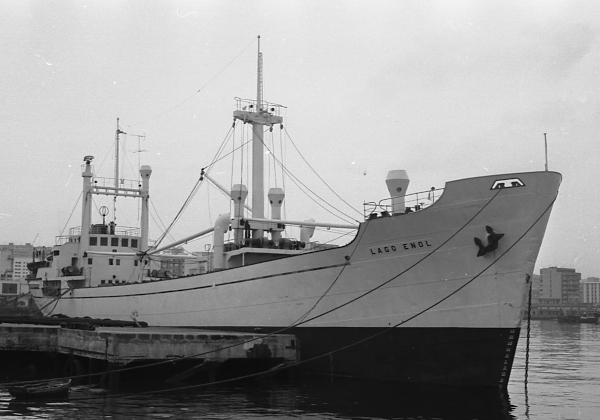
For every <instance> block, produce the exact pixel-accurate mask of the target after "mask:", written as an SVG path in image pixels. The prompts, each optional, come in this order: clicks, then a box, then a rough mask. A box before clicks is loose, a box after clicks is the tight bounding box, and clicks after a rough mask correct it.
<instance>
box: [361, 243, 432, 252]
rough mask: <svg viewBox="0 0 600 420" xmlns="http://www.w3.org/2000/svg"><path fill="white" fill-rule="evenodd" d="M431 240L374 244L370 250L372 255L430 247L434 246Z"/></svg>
mask: <svg viewBox="0 0 600 420" xmlns="http://www.w3.org/2000/svg"><path fill="white" fill-rule="evenodd" d="M431 242H432V241H431V239H422V240H420V241H411V242H403V243H400V244H393V245H384V246H374V247H371V248H369V251H371V255H378V254H389V253H391V252H402V251H410V250H411V249H418V248H429V247H431V246H432V245H431Z"/></svg>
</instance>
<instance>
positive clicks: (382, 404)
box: [0, 320, 600, 420]
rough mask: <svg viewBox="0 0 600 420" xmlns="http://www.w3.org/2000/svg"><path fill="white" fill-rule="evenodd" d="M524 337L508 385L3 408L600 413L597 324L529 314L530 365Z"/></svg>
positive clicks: (220, 391)
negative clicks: (503, 388) (543, 318)
mask: <svg viewBox="0 0 600 420" xmlns="http://www.w3.org/2000/svg"><path fill="white" fill-rule="evenodd" d="M526 337H527V328H526V323H525V324H524V326H523V329H522V331H521V338H520V341H519V346H518V349H517V355H516V359H515V363H514V367H513V372H512V376H511V381H510V384H509V387H508V392H507V393H501V392H499V391H498V390H494V389H491V390H489V389H488V390H482V389H460V388H450V387H415V386H411V387H406V386H400V385H397V384H389V383H379V382H366V381H357V380H347V379H339V378H331V377H320V378H305V377H298V378H296V379H295V380H293V381H292V380H290V379H277V378H275V379H269V380H264V381H258V380H247V381H244V382H234V383H229V384H224V385H219V386H204V387H198V388H191V389H184V390H177V391H173V390H172V391H168V392H159V393H155V392H153V391H154V390H152V389H150V388H148V384H144V387H142V386H140V387H139V388H138V389H136V388H134V389H131V388H129V389H127V390H125V391H127V392H128V393H130V395H119V396H110V395H106V394H102V393H100V392H99V390H96V389H91V388H89V387H86V386H76V387H74V388H73V389H72V390H71V394H70V397H69V399H67V400H62V401H55V402H18V401H15V400H13V399H12V398H11V397H10V395H9V394H8V393H7V392H5V391H2V393H1V394H0V418H22V419H39V418H47V419H109V418H110V419H146V418H148V419H248V418H251V419H298V418H310V419H328V420H331V419H347V418H368V419H443V420H449V419H457V420H458V419H461V420H462V419H532V420H533V419H535V420H542V419H544V420H546V419H565V420H566V419H597V418H600V325H592V324H559V323H557V321H554V320H548V321H532V323H531V329H530V340H529V369H528V370H527V372H526V369H525V364H526V358H527V352H526V348H527V340H526ZM137 391H140V392H137ZM141 391H144V392H146V393H142V392H141Z"/></svg>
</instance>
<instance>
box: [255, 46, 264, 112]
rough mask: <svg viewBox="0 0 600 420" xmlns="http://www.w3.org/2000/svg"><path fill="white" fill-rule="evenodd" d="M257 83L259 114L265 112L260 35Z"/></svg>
mask: <svg viewBox="0 0 600 420" xmlns="http://www.w3.org/2000/svg"><path fill="white" fill-rule="evenodd" d="M257 79H258V80H257V81H256V106H257V107H258V112H260V111H262V110H263V58H262V53H261V52H260V35H258V72H257Z"/></svg>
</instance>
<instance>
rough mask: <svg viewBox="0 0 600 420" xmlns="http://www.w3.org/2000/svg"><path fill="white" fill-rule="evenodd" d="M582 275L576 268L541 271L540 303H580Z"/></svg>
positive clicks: (556, 268) (549, 268)
mask: <svg viewBox="0 0 600 420" xmlns="http://www.w3.org/2000/svg"><path fill="white" fill-rule="evenodd" d="M580 282H581V273H577V272H576V271H575V269H574V268H559V267H548V268H542V269H541V270H540V287H539V290H540V297H539V300H540V302H543V301H545V302H551V301H552V302H555V303H569V304H573V303H579V302H580V301H581V294H580V290H579V289H580V287H579V286H580Z"/></svg>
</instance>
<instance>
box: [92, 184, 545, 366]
mask: <svg viewBox="0 0 600 420" xmlns="http://www.w3.org/2000/svg"><path fill="white" fill-rule="evenodd" d="M500 191H501V190H498V191H497V192H496V194H495V195H494V196H493V197H492V198H491V199H490V200H489V201H488V202H487V203H486V204H485V205H484V206H483V207H482V208H481V209H479V210H478V211H477V212H476V213H475V215H474V216H472V217H471V218H470V219H469V220H468V221H467V222H466V223H465V224H464V225H463V226H462V227H461V228H460V229H458V230H457V231H456V232H455V233H454V234H453V235H451V236H450V237H449V238H448V239H447V240H446V241H444V242H443V243H442V244H440V245H439V246H438V247H436V248H435V249H433V250H432V251H431V252H430V253H428V254H427V255H425V256H424V257H423V258H421V259H420V260H418V261H417V262H415V263H414V264H413V265H411V266H410V267H408V268H407V269H405V270H404V271H402V272H400V273H399V274H398V275H396V276H394V277H393V278H391V279H390V280H388V281H386V282H384V283H382V284H381V285H379V286H377V287H375V288H372V289H370V290H369V291H367V292H365V293H364V294H362V295H360V296H358V297H357V298H355V299H352V300H351V302H354V301H356V300H358V299H360V298H362V297H364V296H366V295H368V294H369V293H371V292H373V291H375V290H377V289H379V288H380V287H381V286H383V285H385V284H388V283H389V282H391V281H393V280H395V279H396V278H398V277H400V276H401V275H403V274H404V273H406V272H407V271H409V270H410V269H412V268H414V267H415V266H417V265H418V264H420V263H421V262H423V261H424V260H425V259H427V258H428V257H429V256H430V255H432V254H434V253H435V252H436V251H437V250H439V249H440V248H441V247H442V246H443V245H445V244H446V243H447V242H448V241H450V240H451V239H452V238H454V237H455V236H456V235H458V233H460V232H461V231H462V230H463V229H464V228H465V227H467V226H468V225H469V224H470V223H471V222H472V221H473V220H474V219H475V217H477V216H478V215H479V214H480V213H481V212H482V211H483V210H484V209H485V208H486V207H487V206H488V205H489V204H490V203H491V202H492V201H493V200H494V198H495V197H496V196H497V195H498V194H499V193H500ZM549 208H550V207H548V209H549ZM548 209H546V211H544V213H543V214H545V213H546V212H547V211H548ZM543 214H542V216H543ZM542 216H540V218H541V217H542ZM540 218H538V220H539V219H540ZM372 222H373V221H371V220H367V221H366V222H365V226H364V228H363V229H361V237H362V236H363V235H364V233H365V232H366V230H367V228H368V227H369V226H370V224H371V223H372ZM536 223H537V220H536V221H535V222H534V224H533V225H532V226H531V227H530V228H529V229H528V230H527V231H526V232H525V233H524V234H523V235H522V236H521V238H522V237H523V236H525V234H527V232H529V230H531V228H532V227H533V226H534V225H535V224H536ZM519 240H520V238H519ZM519 240H517V242H518V241H519ZM517 242H515V244H516V243H517ZM357 243H358V241H357ZM515 244H513V246H514V245H515ZM357 248H358V247H357V246H356V247H355V248H354V250H353V251H352V254H351V255H353V254H354V252H355V251H356V249H357ZM511 248H512V246H511V247H510V248H509V250H510V249H511ZM506 252H508V251H506ZM506 252H505V253H506ZM505 253H504V254H505ZM504 254H502V255H501V256H500V258H501V257H502V256H503V255H504ZM498 260H499V258H498V259H496V260H495V261H494V262H492V264H493V263H495V262H496V261H498ZM346 261H348V260H346ZM347 265H348V263H345V264H344V265H343V266H342V270H341V271H340V273H338V275H337V276H336V278H335V279H334V280H333V282H332V284H331V285H330V286H329V287H328V288H327V290H326V291H325V293H323V294H322V295H321V297H320V298H319V301H320V300H322V299H323V298H324V297H325V295H326V293H328V291H329V290H330V289H331V288H332V287H333V284H334V283H335V282H337V280H338V278H339V276H340V275H341V273H342V272H343V271H344V269H345V267H346V266H347ZM490 266H491V265H490ZM488 268H489V267H488ZM486 269H487V268H486ZM484 271H485V270H484ZM475 278H476V277H474V278H473V279H471V280H470V281H473V280H474V279H475ZM467 284H468V283H467ZM465 285H466V284H465ZM463 287H464V286H463ZM440 302H441V301H440ZM347 304H348V302H347V303H344V304H342V305H338V306H337V307H335V308H333V309H331V310H329V311H327V312H324V313H321V314H319V315H317V316H315V317H312V318H310V319H308V320H307V319H306V316H308V314H309V313H310V312H312V310H313V309H314V306H313V307H312V308H310V309H309V310H308V311H306V312H305V313H304V314H303V315H302V316H301V317H300V318H299V321H296V322H295V323H292V324H290V325H289V326H287V327H284V328H281V329H279V330H277V331H275V332H272V333H269V334H267V335H266V336H265V337H270V336H272V335H275V334H281V333H283V332H285V331H288V330H290V329H291V328H294V327H298V326H299V325H302V324H305V323H307V322H310V321H312V320H314V319H317V318H319V317H322V316H324V315H327V314H329V313H331V312H333V311H335V310H338V309H340V308H342V307H344V306H346V305H347ZM413 318H414V317H413ZM248 341H252V340H248ZM238 345H240V344H232V345H230V346H226V347H224V348H221V349H220V350H226V349H228V348H231V347H235V346H238ZM214 351H215V350H212V351H209V352H205V353H200V354H196V355H192V356H186V357H184V358H182V359H180V360H183V359H189V358H193V357H198V356H202V355H205V354H208V353H211V352H214ZM166 362H170V361H164V362H157V363H155V364H153V366H155V365H159V364H164V363H166ZM146 367H147V366H146ZM137 368H140V367H135V368H124V369H121V370H120V371H126V370H133V369H137ZM85 376H90V375H81V377H85Z"/></svg>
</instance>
